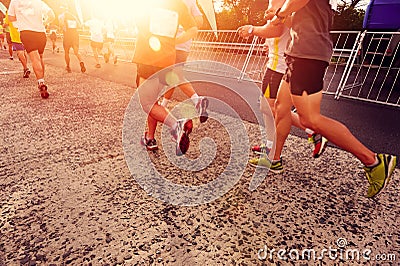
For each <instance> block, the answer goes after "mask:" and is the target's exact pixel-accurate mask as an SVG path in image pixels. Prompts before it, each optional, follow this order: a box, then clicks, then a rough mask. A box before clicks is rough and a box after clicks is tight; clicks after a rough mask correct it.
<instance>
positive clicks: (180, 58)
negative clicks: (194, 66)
mask: <svg viewBox="0 0 400 266" xmlns="http://www.w3.org/2000/svg"><path fill="white" fill-rule="evenodd" d="M175 52H176V54H175V64H179V63H185V62H186V60H187V58H188V56H189V53H188V52H186V51H182V50H176V51H175Z"/></svg>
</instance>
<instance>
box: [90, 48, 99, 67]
mask: <svg viewBox="0 0 400 266" xmlns="http://www.w3.org/2000/svg"><path fill="white" fill-rule="evenodd" d="M92 50H93V56H94V61H96V64H100V63H99V53H98V51H97V48H94V47H92Z"/></svg>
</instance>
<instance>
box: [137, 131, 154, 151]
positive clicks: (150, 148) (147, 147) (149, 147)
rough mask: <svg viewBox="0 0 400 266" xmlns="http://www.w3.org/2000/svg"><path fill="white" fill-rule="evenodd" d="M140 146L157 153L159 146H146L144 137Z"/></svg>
mask: <svg viewBox="0 0 400 266" xmlns="http://www.w3.org/2000/svg"><path fill="white" fill-rule="evenodd" d="M146 133H147V132H146ZM140 145H142V146H144V147H146V149H147V150H148V151H156V150H158V146H148V145H146V143H145V141H144V139H143V137H142V138H140Z"/></svg>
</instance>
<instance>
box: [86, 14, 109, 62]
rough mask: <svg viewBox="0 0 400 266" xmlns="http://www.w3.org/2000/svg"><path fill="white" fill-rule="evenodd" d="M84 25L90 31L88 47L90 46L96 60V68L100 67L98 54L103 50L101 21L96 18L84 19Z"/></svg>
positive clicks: (102, 26)
mask: <svg viewBox="0 0 400 266" xmlns="http://www.w3.org/2000/svg"><path fill="white" fill-rule="evenodd" d="M85 26H87V27H89V31H90V47H92V51H93V56H94V60H95V61H96V65H95V67H96V68H100V67H101V65H100V61H99V55H101V54H102V50H103V42H104V38H103V32H104V25H103V22H102V21H100V20H99V19H97V18H93V19H91V20H88V21H86V23H85Z"/></svg>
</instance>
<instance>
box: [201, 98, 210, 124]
mask: <svg viewBox="0 0 400 266" xmlns="http://www.w3.org/2000/svg"><path fill="white" fill-rule="evenodd" d="M208 104H209V101H208V99H207V98H204V99H203V100H202V101H201V113H200V123H205V122H206V121H207V119H208V113H207V107H208Z"/></svg>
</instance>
